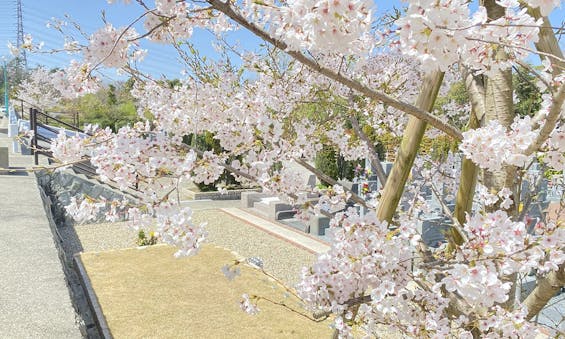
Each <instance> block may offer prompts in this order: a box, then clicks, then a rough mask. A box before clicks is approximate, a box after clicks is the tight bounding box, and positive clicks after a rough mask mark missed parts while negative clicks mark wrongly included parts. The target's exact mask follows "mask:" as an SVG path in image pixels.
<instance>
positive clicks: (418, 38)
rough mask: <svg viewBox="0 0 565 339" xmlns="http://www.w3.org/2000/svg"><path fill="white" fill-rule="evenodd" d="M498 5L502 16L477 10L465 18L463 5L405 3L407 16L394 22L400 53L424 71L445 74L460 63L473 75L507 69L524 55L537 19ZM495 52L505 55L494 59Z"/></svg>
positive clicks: (455, 0)
mask: <svg viewBox="0 0 565 339" xmlns="http://www.w3.org/2000/svg"><path fill="white" fill-rule="evenodd" d="M498 3H499V4H500V5H501V6H503V7H505V8H506V13H505V15H504V16H503V17H500V18H496V19H494V20H489V18H488V17H487V13H486V9H485V8H484V7H481V6H479V9H478V10H477V11H476V12H475V13H473V14H472V15H471V11H470V9H469V2H468V1H462V0H442V1H430V0H421V1H413V2H410V5H409V7H408V12H407V14H406V15H405V16H403V17H402V18H400V19H399V20H397V22H396V24H397V25H398V27H399V32H398V33H399V39H400V45H401V47H402V51H403V52H404V53H407V54H409V55H414V56H416V57H417V58H418V59H420V61H421V62H422V64H423V65H424V67H425V68H428V69H440V70H442V71H445V70H447V69H448V67H449V66H450V65H452V64H454V63H456V62H459V61H460V60H461V61H462V62H463V63H464V64H466V65H469V66H470V67H471V68H472V69H474V70H476V71H477V72H492V71H494V70H496V69H501V68H502V69H505V68H508V67H509V66H511V61H512V60H514V59H520V60H521V59H524V58H525V57H526V56H527V55H528V54H529V53H528V52H527V50H528V49H529V46H530V45H531V44H532V43H534V42H537V40H538V33H539V26H541V21H540V20H538V21H536V20H534V19H533V18H532V17H531V16H530V15H528V14H527V13H526V9H522V10H519V11H517V10H516V9H515V8H517V7H519V4H518V2H516V1H501V2H498ZM501 50H503V51H504V52H505V53H506V57H504V58H503V57H500V56H499V53H500V51H501Z"/></svg>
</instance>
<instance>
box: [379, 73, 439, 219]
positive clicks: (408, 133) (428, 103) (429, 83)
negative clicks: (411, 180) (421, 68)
mask: <svg viewBox="0 0 565 339" xmlns="http://www.w3.org/2000/svg"><path fill="white" fill-rule="evenodd" d="M442 81H443V73H442V72H439V71H436V72H433V73H431V74H428V75H426V77H425V78H424V82H423V85H422V89H421V91H420V93H419V95H418V98H417V99H416V106H417V107H419V108H421V109H424V110H431V109H432V107H433V106H434V102H435V99H436V97H437V93H438V92H439V88H440V87H441V82H442ZM426 126H427V123H426V122H425V121H422V120H420V119H418V118H417V117H415V116H412V117H410V119H409V120H408V124H407V126H406V129H405V132H404V135H403V137H402V142H401V144H400V148H399V150H398V155H397V156H396V160H395V162H394V165H393V167H392V171H391V173H390V175H389V176H388V179H387V181H386V185H385V187H384V190H383V195H382V197H381V200H380V202H379V207H378V210H377V217H378V218H379V220H386V221H388V222H391V221H392V217H393V215H394V212H395V211H396V208H397V207H398V202H399V201H400V197H401V196H402V193H403V191H404V187H405V186H406V181H407V180H408V176H409V175H410V171H411V170H412V165H413V164H414V159H416V155H417V154H418V150H419V148H420V144H421V142H422V138H423V137H424V132H425V131H426Z"/></svg>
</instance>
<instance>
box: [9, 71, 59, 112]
mask: <svg viewBox="0 0 565 339" xmlns="http://www.w3.org/2000/svg"><path fill="white" fill-rule="evenodd" d="M17 98H18V99H19V100H21V101H23V102H25V103H26V105H28V106H32V107H36V108H38V109H40V110H41V111H43V112H46V111H47V110H48V109H50V108H52V107H54V106H56V105H57V104H58V103H59V102H60V101H61V100H62V96H61V93H60V92H59V91H58V90H57V89H56V88H55V86H54V85H53V82H52V79H51V73H50V72H49V71H48V70H46V69H45V68H43V67H38V68H37V69H35V70H33V71H32V72H31V73H30V74H29V76H28V77H27V78H26V79H24V80H23V81H22V83H20V84H19V86H18V89H17Z"/></svg>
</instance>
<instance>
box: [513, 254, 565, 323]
mask: <svg viewBox="0 0 565 339" xmlns="http://www.w3.org/2000/svg"><path fill="white" fill-rule="evenodd" d="M563 286H565V263H563V264H561V266H559V269H558V270H557V271H552V272H550V273H548V274H547V276H545V277H543V278H540V279H538V281H537V284H536V287H535V288H534V290H533V291H532V292H531V293H530V294H529V295H528V297H527V298H526V300H524V303H523V304H524V306H526V307H527V308H528V316H527V317H526V318H527V319H528V320H529V319H532V318H533V317H535V316H536V315H537V314H538V313H539V312H540V311H541V310H542V308H544V306H545V305H546V304H547V302H548V301H549V300H550V299H551V298H552V297H553V296H554V295H555V294H557V292H558V291H559V289H560V288H561V287H563Z"/></svg>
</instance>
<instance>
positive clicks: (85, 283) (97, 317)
mask: <svg viewBox="0 0 565 339" xmlns="http://www.w3.org/2000/svg"><path fill="white" fill-rule="evenodd" d="M73 262H74V267H75V270H76V272H77V275H78V276H79V279H80V283H81V284H82V287H83V288H84V291H85V294H86V299H87V301H88V305H89V306H90V310H91V311H92V314H93V318H94V322H95V323H96V327H97V328H98V333H100V335H101V336H102V338H104V339H112V338H113V336H112V332H110V328H109V327H108V323H107V322H106V318H105V317H104V313H102V308H101V307H100V303H99V302H98V298H97V297H96V293H95V292H94V289H93V288H92V284H91V283H90V279H88V275H87V273H86V269H85V267H84V264H83V263H82V260H81V258H80V253H77V254H75V255H74V256H73Z"/></svg>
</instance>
